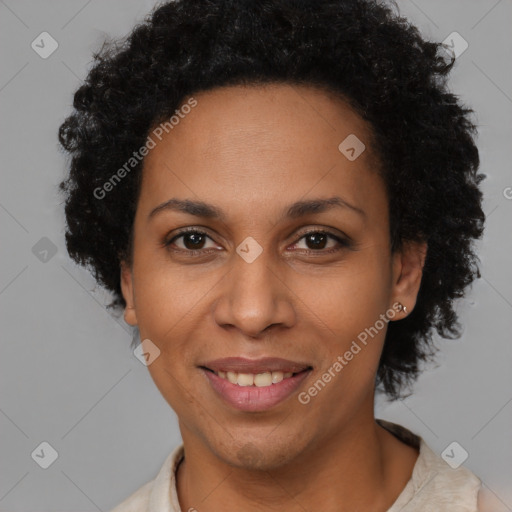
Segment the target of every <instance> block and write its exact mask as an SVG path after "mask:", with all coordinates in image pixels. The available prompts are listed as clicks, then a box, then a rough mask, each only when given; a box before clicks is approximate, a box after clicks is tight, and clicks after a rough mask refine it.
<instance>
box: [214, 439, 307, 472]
mask: <svg viewBox="0 0 512 512" xmlns="http://www.w3.org/2000/svg"><path fill="white" fill-rule="evenodd" d="M225 450H226V451H224V452H223V453H219V451H218V449H215V450H214V451H215V452H217V455H218V456H219V458H221V459H223V460H224V461H225V462H226V463H227V464H229V465H230V466H234V467H237V468H240V469H245V470H249V471H270V470H274V469H277V468H279V467H282V466H285V465H287V464H289V463H290V462H292V461H293V460H294V459H295V457H297V456H299V454H300V453H301V451H302V449H301V447H300V446H299V445H298V443H297V442H296V440H295V439H293V437H289V436H287V437H286V439H282V440H277V441H276V440H275V439H273V440H272V441H271V440H269V439H268V438H266V437H263V438H261V439H260V440H255V439H253V440H252V441H249V440H248V441H244V440H243V439H240V440H239V441H237V442H232V443H230V444H229V445H228V446H227V447H225Z"/></svg>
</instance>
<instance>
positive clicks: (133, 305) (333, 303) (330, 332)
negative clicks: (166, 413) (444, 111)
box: [122, 84, 422, 469]
mask: <svg viewBox="0 0 512 512" xmlns="http://www.w3.org/2000/svg"><path fill="white" fill-rule="evenodd" d="M194 99H195V100H196V102H197V104H196V105H195V106H194V107H193V108H191V109H186V110H187V111H188V113H187V114H186V115H184V116H183V117H180V120H179V123H177V124H175V125H174V127H173V128H172V129H171V130H168V133H166V132H165V131H164V132H163V136H162V135H161V136H160V138H161V140H158V138H155V137H153V139H155V141H156V146H155V147H154V148H153V149H151V150H150V152H149V154H148V155H147V156H146V157H145V161H144V169H143V179H142V184H141V191H140V197H139V201H138V206H137V211H136V216H135V223H134V245H133V259H132V263H131V265H127V264H123V269H122V290H123V296H124V298H125V300H126V302H127V307H126V310H125V319H126V321H127V322H128V323H130V324H131V325H138V327H139V330H140V335H141V340H146V339H149V340H151V343H152V344H154V346H156V347H158V349H159V350H160V354H159V356H158V357H157V358H156V359H155V360H154V361H153V362H152V363H151V364H150V365H149V366H148V369H149V371H150V373H151V376H152V378H153V379H154V381H155V383H156V385H157V387H158V389H159V390H160V392H161V393H162V395H163V396H164V397H165V399H166V400H167V401H168V403H169V404H170V405H171V407H172V408H173V409H174V410H175V412H176V414H177V416H178V418H179V423H180V429H181V433H182V436H183V440H184V442H185V443H187V442H189V443H194V444H195V445H196V446H201V447H202V448H203V449H204V450H205V451H208V453H211V454H214V456H215V457H217V458H218V459H220V460H222V461H224V462H225V463H227V464H231V465H235V466H238V467H245V468H260V469H265V468H275V467H278V466H280V465H283V464H286V463H290V462H292V461H294V460H295V461H296V460H299V459H300V457H301V456H302V455H304V454H307V453H310V452H312V451H313V450H317V449H319V447H320V446H321V445H322V443H323V442H324V441H325V440H326V439H329V438H332V436H335V435H339V433H341V432H343V431H348V429H349V428H351V426H353V425H354V424H355V423H357V422H363V421H371V420H373V393H374V382H375V375H376V372H377V367H378V362H379V357H380V354H381V351H382V347H383V343H384V337H385V333H386V327H387V324H388V321H390V319H391V318H392V320H391V321H396V320H400V318H403V316H404V315H403V314H402V313H400V312H399V311H398V310H397V309H396V307H395V308H394V307H393V305H394V304H396V302H397V301H400V302H401V303H402V304H404V305H406V306H407V309H408V310H411V309H412V308H413V307H414V303H415V300H416V294H417V291H418V287H419V284H420V280H421V266H422V252H421V248H419V247H416V246H413V245H406V246H405V248H404V249H403V251H402V252H399V253H392V252H391V249H390V238H389V218H388V200H387V196H386V191H385V186H384V183H383V181H382V179H381V178H380V177H379V175H378V173H377V159H376V158H375V155H373V154H372V148H371V143H370V136H369V134H370V131H369V129H370V127H369V126H368V125H367V124H366V123H365V122H364V121H363V120H362V119H361V118H360V117H359V116H358V115H356V114H355V113H354V112H353V111H352V110H351V109H350V108H349V107H348V106H347V105H346V104H345V103H344V102H343V101H341V100H340V99H336V98H333V97H331V96H329V95H327V94H326V93H324V92H322V91H320V90H317V89H314V88H309V87H302V86H301V87H297V86H293V87H292V86H290V85H284V84H283V85H270V86H257V87H241V86H240V87H238V86H237V87H225V88H219V89H215V90H212V91H207V92H202V93H200V94H197V95H194ZM351 135H352V136H353V135H355V136H356V137H357V139H359V141H361V142H362V143H363V144H365V147H366V148H365V150H364V151H363V152H362V153H361V154H360V155H359V156H357V153H358V148H360V147H361V146H357V144H356V145H355V144H354V142H353V141H354V140H355V139H353V137H352V139H348V140H349V141H351V140H352V144H349V145H348V146H349V147H350V146H354V148H355V152H352V151H350V149H348V150H346V148H345V150H344V152H342V151H340V149H339V148H338V146H339V145H340V143H341V142H342V141H344V140H345V139H346V138H347V137H348V136H351ZM356 142H357V141H356ZM343 147H344V146H342V149H343ZM354 156H356V158H354ZM176 200H177V201H176ZM326 200H328V201H326ZM196 202H198V203H199V204H194V203H196ZM205 203H207V204H205ZM297 203H298V204H297ZM292 205H295V206H292ZM183 230H187V232H185V233H184V232H183ZM390 312H391V313H392V315H391V313H390ZM365 329H366V331H365ZM362 333H366V340H365V341H366V342H365V343H363V341H362V340H363V339H364V338H365V336H364V334H362ZM369 333H371V335H370V334H369ZM145 343H147V342H145ZM354 343H355V344H354ZM151 346H153V345H151ZM356 346H357V347H359V350H358V349H357V348H356ZM150 352H151V350H150ZM348 353H351V354H352V357H350V355H349V354H348ZM340 358H341V359H340ZM342 361H343V362H342ZM336 363H338V364H336ZM228 372H229V373H228ZM255 375H257V376H256V377H255ZM326 375H327V376H326ZM329 376H330V378H329ZM315 383H316V384H315ZM315 390H316V391H315Z"/></svg>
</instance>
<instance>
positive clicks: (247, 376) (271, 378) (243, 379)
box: [215, 371, 293, 388]
mask: <svg viewBox="0 0 512 512" xmlns="http://www.w3.org/2000/svg"><path fill="white" fill-rule="evenodd" d="M215 373H216V374H217V375H218V376H219V377H221V378H222V379H226V380H228V381H229V382H231V384H238V385H239V386H243V387H245V386H256V387H259V388H262V387H267V386H271V385H272V384H279V382H281V381H282V380H283V379H289V378H290V377H291V376H292V375H293V373H292V372H285V373H283V372H264V373H258V374H254V373H237V372H222V371H219V372H215Z"/></svg>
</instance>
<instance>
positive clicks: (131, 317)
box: [121, 261, 137, 325]
mask: <svg viewBox="0 0 512 512" xmlns="http://www.w3.org/2000/svg"><path fill="white" fill-rule="evenodd" d="M121 292H122V294H123V298H124V300H125V302H126V306H125V308H124V320H125V322H126V323H127V324H129V325H137V314H136V312H135V300H134V294H133V276H132V270H131V268H130V266H129V265H128V264H127V263H126V262H124V261H122V262H121Z"/></svg>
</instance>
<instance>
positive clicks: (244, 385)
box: [199, 357, 313, 412]
mask: <svg viewBox="0 0 512 512" xmlns="http://www.w3.org/2000/svg"><path fill="white" fill-rule="evenodd" d="M199 368H200V369H201V370H202V371H203V373H204V374H205V375H206V377H207V378H208V381H209V383H210V385H211V387H212V389H213V391H214V392H215V394H216V395H217V396H219V397H220V398H222V400H223V402H224V403H227V404H229V405H230V406H232V407H234V408H235V409H238V410H243V411H247V412H256V411H264V410H267V409H270V408H272V407H274V406H276V405H277V404H278V403H280V402H282V401H284V400H285V399H286V398H288V397H289V396H291V395H292V394H293V393H294V392H295V391H296V390H297V388H298V387H299V386H300V384H301V383H302V382H303V381H304V379H305V378H306V377H307V376H308V375H309V373H310V372H311V371H312V370H313V367H312V366H311V365H309V364H304V363H298V362H294V361H289V360H286V359H280V358H263V359H258V360H251V359H245V358H241V357H231V358H224V359H217V360H215V361H210V362H208V363H206V364H204V365H201V366H199Z"/></svg>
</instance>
